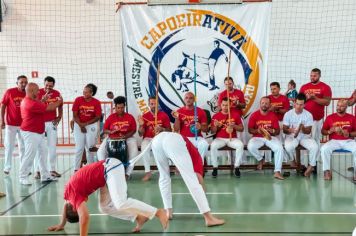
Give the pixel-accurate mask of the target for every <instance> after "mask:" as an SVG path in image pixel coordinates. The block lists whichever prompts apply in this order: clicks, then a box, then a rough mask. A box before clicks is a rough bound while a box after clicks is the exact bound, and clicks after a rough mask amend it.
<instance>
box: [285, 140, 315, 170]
mask: <svg viewBox="0 0 356 236" xmlns="http://www.w3.org/2000/svg"><path fill="white" fill-rule="evenodd" d="M299 144H300V145H302V146H303V147H305V149H307V150H308V151H309V165H311V166H316V158H317V156H318V154H319V146H318V144H317V143H316V141H315V140H314V139H313V138H311V137H304V138H302V139H301V140H298V139H296V138H294V137H291V136H287V137H286V138H285V141H284V148H285V149H286V152H287V154H288V161H293V160H295V148H296V147H297V146H298V145H299Z"/></svg>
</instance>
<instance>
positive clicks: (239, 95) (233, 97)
mask: <svg viewBox="0 0 356 236" xmlns="http://www.w3.org/2000/svg"><path fill="white" fill-rule="evenodd" d="M226 97H227V90H226V89H225V90H224V91H222V92H221V93H220V94H219V98H218V106H219V107H220V105H221V102H222V100H223V99H224V98H226ZM229 99H230V109H231V108H235V109H236V110H237V111H238V113H239V115H240V116H242V110H241V109H239V108H236V104H235V101H237V100H239V102H240V103H246V102H245V96H244V94H243V92H242V91H241V90H239V89H234V91H232V92H230V93H229Z"/></svg>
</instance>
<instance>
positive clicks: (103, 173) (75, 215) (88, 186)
mask: <svg viewBox="0 0 356 236" xmlns="http://www.w3.org/2000/svg"><path fill="white" fill-rule="evenodd" d="M99 188H100V200H99V208H100V210H101V212H103V213H105V214H108V215H110V216H113V217H116V218H119V219H123V220H129V221H132V222H133V221H136V223H137V225H136V227H135V228H134V229H133V230H132V231H133V232H139V231H140V230H141V228H142V226H143V224H144V223H145V222H146V221H147V220H149V219H152V218H153V217H157V218H158V219H159V220H160V222H161V225H162V227H163V229H165V228H166V227H167V224H168V217H167V214H166V212H165V211H164V209H156V208H154V207H152V206H150V205H148V204H146V203H144V202H141V201H138V200H136V199H132V198H127V185H126V180H125V170H124V166H123V164H122V162H121V161H120V160H118V159H115V158H108V159H106V160H101V161H98V162H95V163H92V164H89V165H87V166H85V167H83V168H81V169H79V170H78V171H77V172H76V173H75V174H74V175H73V176H72V177H71V178H70V180H69V182H68V183H67V185H66V187H65V190H64V199H65V200H66V203H65V204H64V206H63V211H62V219H61V222H60V223H59V224H58V225H54V226H51V227H49V228H48V230H49V231H60V230H63V229H64V226H65V224H66V222H67V221H68V222H70V223H75V222H79V225H80V235H88V230H89V217H90V215H89V210H88V207H87V205H86V201H87V200H88V196H89V195H91V194H92V193H93V192H95V191H96V190H97V189H99Z"/></svg>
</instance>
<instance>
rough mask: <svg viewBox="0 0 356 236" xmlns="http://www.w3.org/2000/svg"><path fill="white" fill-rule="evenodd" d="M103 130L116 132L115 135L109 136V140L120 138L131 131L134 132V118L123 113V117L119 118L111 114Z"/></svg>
mask: <svg viewBox="0 0 356 236" xmlns="http://www.w3.org/2000/svg"><path fill="white" fill-rule="evenodd" d="M104 130H110V131H113V130H116V132H115V133H113V134H109V138H113V139H115V138H122V136H124V135H126V134H127V133H129V132H131V131H136V121H135V118H134V117H133V116H132V115H131V114H129V113H124V115H123V116H119V115H118V114H117V113H114V114H111V115H110V116H109V117H108V118H107V119H106V121H105V124H104Z"/></svg>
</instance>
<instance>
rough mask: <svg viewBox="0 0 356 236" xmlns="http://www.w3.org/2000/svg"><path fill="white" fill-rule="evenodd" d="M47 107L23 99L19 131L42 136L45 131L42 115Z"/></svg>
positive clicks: (28, 99)
mask: <svg viewBox="0 0 356 236" xmlns="http://www.w3.org/2000/svg"><path fill="white" fill-rule="evenodd" d="M46 108H47V105H46V104H44V103H42V102H40V101H39V100H32V99H30V98H28V97H25V98H24V99H23V100H22V102H21V106H20V109H21V117H22V123H21V127H20V128H21V130H23V131H29V132H33V133H38V134H42V133H43V132H44V131H45V122H44V113H45V112H46Z"/></svg>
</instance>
